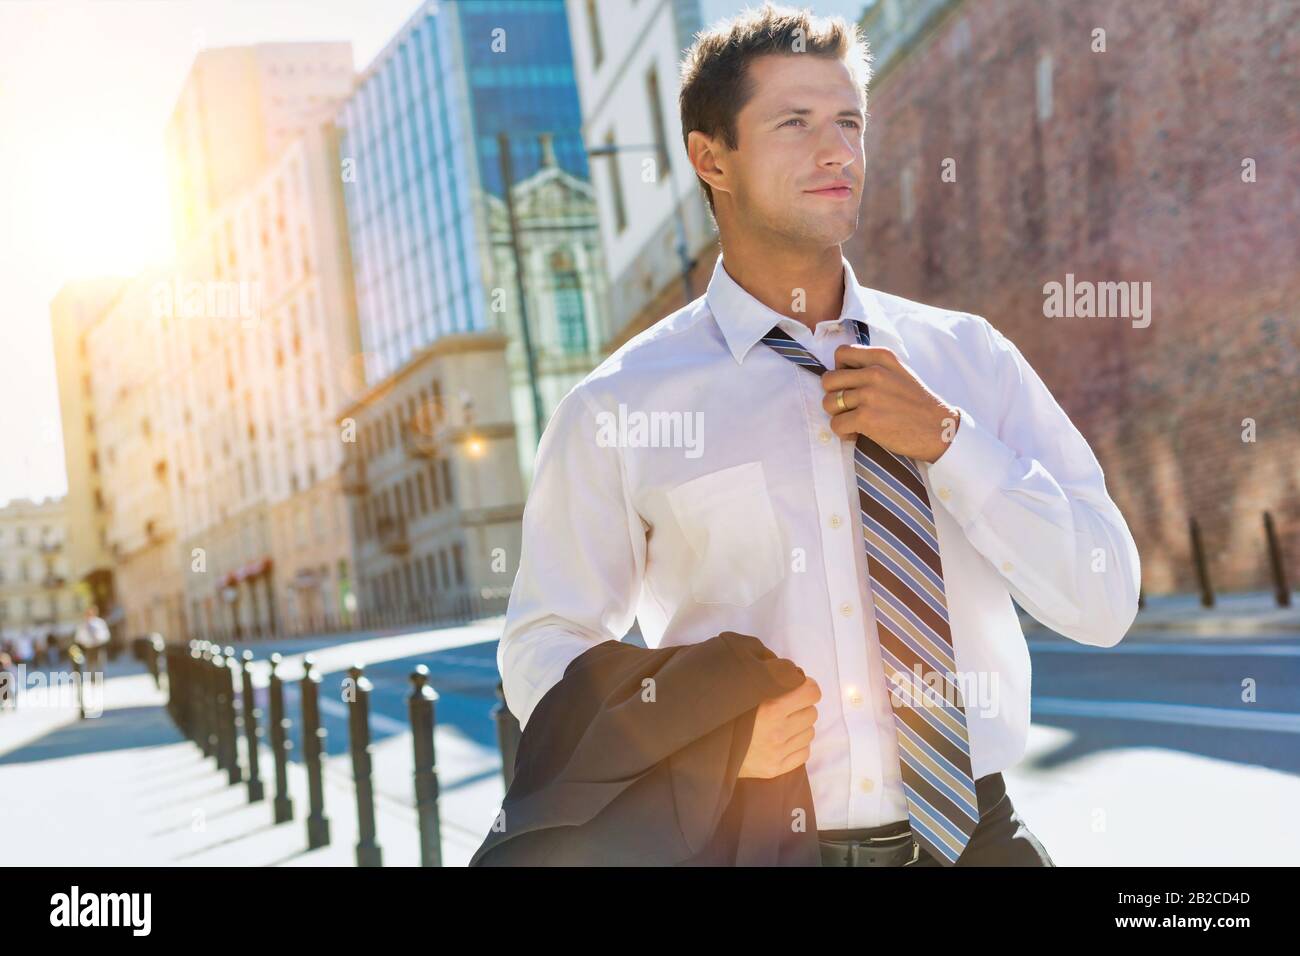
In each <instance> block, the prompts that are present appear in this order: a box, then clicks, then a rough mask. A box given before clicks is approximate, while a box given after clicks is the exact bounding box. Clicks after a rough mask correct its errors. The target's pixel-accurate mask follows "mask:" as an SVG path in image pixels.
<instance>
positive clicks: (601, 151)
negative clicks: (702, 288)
mask: <svg viewBox="0 0 1300 956" xmlns="http://www.w3.org/2000/svg"><path fill="white" fill-rule="evenodd" d="M616 153H662V154H663V157H664V175H665V176H667V177H668V188H669V190H671V191H672V204H673V218H674V219H675V220H676V221H677V258H678V260H679V261H680V262H681V267H682V291H683V292H684V293H685V294H686V302H687V304H689V303H690V302H692V301H694V299H695V290H694V288H693V286H692V283H691V267H692V266H693V265H694V263H692V262H691V256H690V251H689V249H688V248H687V245H686V218H685V217H684V216H683V215H682V206H681V203H679V202H678V201H677V184H676V183H675V182H674V181H673V161H672V151H671V150H668V149H660V148H659V147H658V146H643V145H632V146H620V145H618V144H617V143H610V144H608V145H606V146H588V147H587V155H588V156H610V157H612V156H614V154H616Z"/></svg>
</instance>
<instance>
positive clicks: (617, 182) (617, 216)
mask: <svg viewBox="0 0 1300 956" xmlns="http://www.w3.org/2000/svg"><path fill="white" fill-rule="evenodd" d="M605 145H606V146H613V145H614V131H613V130H610V131H609V132H608V133H606V134H605ZM609 193H610V201H611V202H612V203H613V204H614V230H615V231H616V232H622V231H623V230H624V229H626V228H627V208H626V207H625V206H624V205H623V180H622V179H620V178H619V170H618V153H616V152H612V153H610V154H609Z"/></svg>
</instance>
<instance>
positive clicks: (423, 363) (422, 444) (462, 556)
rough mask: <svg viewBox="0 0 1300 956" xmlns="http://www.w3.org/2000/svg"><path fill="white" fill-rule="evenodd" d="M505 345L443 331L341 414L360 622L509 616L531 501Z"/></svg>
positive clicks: (490, 335) (486, 335) (494, 335)
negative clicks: (349, 433)
mask: <svg viewBox="0 0 1300 956" xmlns="http://www.w3.org/2000/svg"><path fill="white" fill-rule="evenodd" d="M506 344H507V340H506V338H505V336H504V335H502V334H501V333H498V332H481V333H458V334H452V335H445V336H442V337H441V338H439V339H438V340H436V341H435V342H434V343H433V344H432V345H430V346H427V347H426V348H424V349H422V350H420V351H419V352H417V353H416V355H415V357H414V358H412V359H411V361H409V362H408V363H407V364H406V365H404V366H403V367H402V368H401V369H400V370H399V371H398V372H397V373H396V374H394V375H392V376H390V377H389V378H387V379H385V380H384V381H383V382H381V383H379V384H378V385H376V386H374V387H372V388H371V389H370V390H369V391H368V392H367V393H366V394H364V395H362V396H361V397H360V398H359V399H358V401H357V402H356V403H355V404H354V405H353V406H351V407H350V408H347V409H345V410H344V413H343V415H342V416H340V419H339V426H340V428H342V429H349V428H354V429H355V439H356V440H355V441H354V442H350V443H348V444H347V445H346V448H347V450H348V457H347V459H346V462H345V465H344V471H343V484H344V489H345V490H346V491H347V493H348V494H349V495H350V496H351V498H352V526H353V528H354V529H355V536H356V542H355V550H356V555H357V566H358V568H359V575H358V576H359V579H360V580H359V582H358V583H359V584H360V588H359V593H358V610H359V611H360V612H361V614H362V622H363V623H368V622H369V621H370V620H372V619H373V620H376V621H378V622H381V623H382V622H385V621H400V620H418V619H430V618H434V617H439V616H442V615H445V614H454V613H458V612H459V611H460V610H461V609H463V608H465V607H467V606H472V607H473V608H474V609H475V610H477V611H480V612H495V613H500V612H502V611H504V608H505V602H506V599H507V598H508V597H509V594H510V585H511V583H512V581H513V579H514V571H515V568H516V565H517V557H516V556H517V555H518V554H519V545H520V529H521V524H520V522H521V519H522V517H523V505H524V491H523V485H522V482H521V480H520V474H519V465H518V448H517V444H516V433H515V424H514V421H513V412H512V408H511V401H510V389H509V388H508V374H507V368H506V361H505V348H506ZM471 602H472V603H471Z"/></svg>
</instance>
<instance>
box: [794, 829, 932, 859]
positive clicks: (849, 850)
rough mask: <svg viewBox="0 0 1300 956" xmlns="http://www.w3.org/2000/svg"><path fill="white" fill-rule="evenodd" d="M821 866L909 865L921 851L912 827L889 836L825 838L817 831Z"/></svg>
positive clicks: (917, 857) (918, 856)
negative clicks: (914, 837) (913, 836)
mask: <svg viewBox="0 0 1300 956" xmlns="http://www.w3.org/2000/svg"><path fill="white" fill-rule="evenodd" d="M817 843H818V845H819V846H820V847H821V854H822V866H909V865H910V864H913V863H915V862H916V861H917V860H918V859H919V858H920V855H921V847H920V844H918V843H917V842H916V841H915V840H914V839H913V838H912V831H911V830H910V829H906V830H903V832H901V833H896V834H892V835H889V836H875V837H873V836H864V837H859V838H849V839H826V838H825V837H823V836H822V835H821V834H818V837H817Z"/></svg>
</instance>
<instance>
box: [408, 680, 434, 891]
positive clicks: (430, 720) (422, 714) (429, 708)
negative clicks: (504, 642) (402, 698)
mask: <svg viewBox="0 0 1300 956" xmlns="http://www.w3.org/2000/svg"><path fill="white" fill-rule="evenodd" d="M437 700H438V692H437V691H435V690H434V689H433V688H432V687H430V686H429V668H427V667H425V666H424V665H423V664H421V665H420V666H419V667H417V668H416V669H415V670H414V671H413V672H412V673H411V696H410V697H409V698H408V699H407V704H408V709H409V711H410V715H411V740H412V742H413V744H414V747H415V812H416V816H417V817H418V818H419V821H420V865H421V866H442V823H441V821H440V820H439V817H438V762H437V757H436V755H435V752H434V746H433V729H434V727H435V726H436V725H437V715H436V710H435V708H436V704H437Z"/></svg>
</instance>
